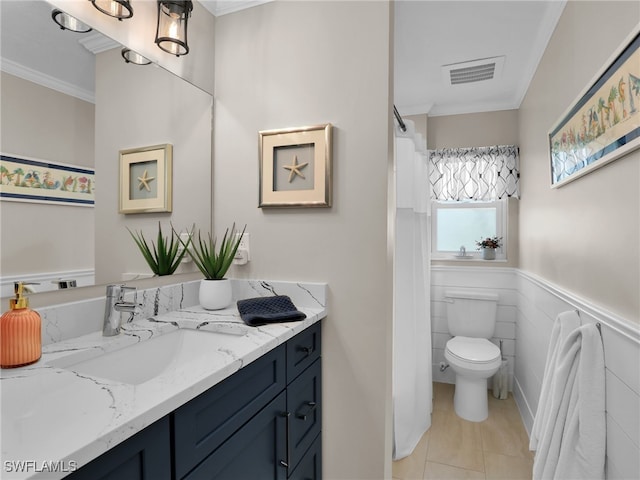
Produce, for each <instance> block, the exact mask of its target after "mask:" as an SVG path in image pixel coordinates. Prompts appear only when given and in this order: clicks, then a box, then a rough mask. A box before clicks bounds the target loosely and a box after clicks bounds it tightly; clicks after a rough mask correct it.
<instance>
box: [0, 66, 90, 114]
mask: <svg viewBox="0 0 640 480" xmlns="http://www.w3.org/2000/svg"><path fill="white" fill-rule="evenodd" d="M0 66H1V69H2V71H3V72H6V73H8V74H11V75H14V76H16V77H19V78H22V79H24V80H28V81H30V82H33V83H37V84H38V85H42V86H43V87H47V88H51V89H52V90H56V91H58V92H61V93H64V94H65V95H70V96H72V97H76V98H79V99H80V100H84V101H85V102H90V103H96V97H95V93H94V92H91V91H89V90H85V89H84V88H80V87H78V86H77V85H73V84H71V83H69V82H65V81H63V80H60V79H57V78H55V77H52V76H51V75H47V74H45V73H42V72H39V71H37V70H34V69H32V68H29V67H25V66H24V65H22V64H20V63H17V62H14V61H13V60H9V59H6V58H4V57H2V58H0Z"/></svg>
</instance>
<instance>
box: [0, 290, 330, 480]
mask: <svg viewBox="0 0 640 480" xmlns="http://www.w3.org/2000/svg"><path fill="white" fill-rule="evenodd" d="M244 297H245V298H246V296H244ZM241 298H242V297H241ZM314 300H315V299H314ZM294 302H295V299H294ZM303 303H305V302H296V306H297V307H298V309H299V310H301V311H302V312H304V313H305V314H306V315H307V318H306V319H305V320H302V321H299V322H291V323H279V324H271V325H265V326H261V327H248V326H247V325H245V324H244V322H243V321H242V320H241V318H240V316H239V314H238V311H237V309H236V307H235V303H234V305H233V307H230V308H227V309H224V310H216V311H206V310H204V309H202V308H201V307H200V306H196V307H191V308H183V309H180V310H177V311H173V312H169V313H165V314H162V315H156V316H152V317H148V318H145V319H140V320H134V321H133V322H132V323H129V324H126V325H125V326H124V327H123V331H122V332H121V334H120V335H118V336H116V337H103V336H102V332H94V333H90V334H88V335H84V336H81V337H78V338H74V339H69V340H65V341H61V342H58V343H53V344H50V345H46V346H45V347H43V355H42V358H41V359H40V360H39V361H38V362H36V363H34V364H32V365H29V366H26V367H22V368H17V369H6V370H2V371H1V373H0V375H1V377H0V380H1V382H0V398H1V400H2V402H1V405H0V408H1V412H2V416H1V418H2V427H1V428H2V435H1V437H0V438H1V442H2V445H1V448H2V467H1V468H2V470H1V471H2V474H1V475H0V476H1V477H2V478H3V479H4V478H62V477H64V476H66V475H68V474H69V473H70V472H71V471H73V470H75V469H76V468H79V467H81V466H83V465H85V464H86V463H88V462H89V461H91V460H92V459H94V458H96V457H98V456H99V455H101V454H103V453H104V452H106V451H107V450H109V449H110V448H112V447H113V446H115V445H116V444H118V443H120V442H122V441H123V440H125V439H127V438H129V437H131V436H132V435H134V434H135V433H136V432H138V431H140V430H142V429H143V428H145V427H146V426H148V425H150V424H151V423H153V422H155V421H156V420H158V419H160V418H162V417H164V416H165V415H167V414H168V413H170V412H172V411H173V410H175V409H176V408H178V407H179V406H181V405H183V404H184V403H186V402H188V401H189V400H191V399H192V398H194V397H196V396H197V395H199V394H200V393H202V392H204V391H206V390H207V389H209V388H211V387H212V386H213V385H216V384H217V383H219V382H220V381H222V380H224V379H225V378H227V377H228V376H230V375H231V374H233V373H234V372H236V371H238V370H239V369H240V368H242V367H243V366H244V365H247V364H248V363H250V362H252V361H253V360H256V359H257V358H259V357H260V356H262V355H264V354H265V353H267V352H268V351H270V350H272V349H273V348H275V347H277V346H278V345H280V344H282V343H284V342H286V341H287V340H288V339H290V338H291V337H293V336H294V335H296V334H297V333H299V332H301V331H302V330H304V329H306V328H307V327H309V326H311V325H312V324H314V323H316V322H318V321H319V320H320V319H322V318H324V317H325V316H326V308H325V306H324V305H323V303H324V299H322V302H314V301H312V302H308V303H306V304H304V305H303ZM314 303H315V305H314ZM321 303H322V304H321ZM177 329H194V330H200V331H203V333H202V335H210V334H207V333H204V332H206V331H212V332H216V335H214V336H211V337H212V338H215V339H216V342H215V345H214V346H213V348H212V349H211V350H210V351H208V352H206V353H203V354H202V357H199V358H198V361H197V362H195V361H192V362H190V363H189V364H188V365H182V364H179V363H178V364H177V365H173V366H171V368H168V369H166V371H164V372H163V373H162V374H161V375H159V376H157V377H155V378H153V379H152V380H149V381H147V382H144V383H141V384H138V385H131V384H127V383H119V382H115V381H110V380H105V379H103V378H98V377H92V376H89V375H81V374H78V373H75V372H73V371H71V370H67V369H62V368H57V367H55V366H52V365H50V363H51V362H53V363H56V362H58V363H59V362H60V359H64V357H65V356H70V355H76V356H77V355H78V352H82V351H87V352H92V351H95V350H96V349H98V350H100V351H104V352H108V351H112V350H118V349H120V348H123V347H125V346H128V345H131V344H134V343H138V342H144V341H147V340H149V339H151V338H154V337H158V336H159V335H162V334H164V333H168V332H171V331H175V330H177ZM63 361H64V360H63ZM131 368H136V366H135V365H132V366H131ZM52 470H55V471H52Z"/></svg>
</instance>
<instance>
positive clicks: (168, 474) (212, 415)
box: [70, 323, 322, 480]
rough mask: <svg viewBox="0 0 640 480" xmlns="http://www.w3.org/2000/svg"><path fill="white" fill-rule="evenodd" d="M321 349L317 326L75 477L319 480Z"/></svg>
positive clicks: (135, 437) (101, 457)
mask: <svg viewBox="0 0 640 480" xmlns="http://www.w3.org/2000/svg"><path fill="white" fill-rule="evenodd" d="M320 351H321V349H320V323H317V324H315V325H313V326H311V327H309V328H308V329H307V330H304V331H303V332H301V333H299V334H297V335H296V336H295V337H293V338H292V339H290V340H288V341H287V342H286V343H285V344H284V345H280V346H279V347H277V348H276V349H274V350H272V351H270V352H269V353H267V354H265V355H264V356H262V357H261V358H259V359H258V360H256V361H255V362H253V363H251V364H249V365H247V366H246V367H245V368H243V369H241V370H240V371H238V372H237V373H235V374H233V375H232V376H231V377H229V378H227V379H226V380H224V381H223V382H221V383H220V384H218V385H216V386H214V387H212V388H210V389H209V390H207V391H206V392H204V393H202V394H200V395H199V396H198V397H196V398H194V399H193V400H191V401H189V402H188V403H186V404H185V405H183V406H181V407H179V408H177V409H176V410H174V411H173V412H172V413H170V414H169V415H166V416H165V417H163V418H161V419H160V420H158V421H156V422H155V423H154V424H152V425H150V426H148V427H146V428H145V429H144V430H142V431H141V432H139V433H137V434H136V435H134V436H133V437H132V438H130V439H128V440H126V441H124V442H123V443H121V444H120V445H118V446H117V447H115V448H113V449H112V450H110V451H108V452H107V453H105V454H103V455H102V456H100V457H98V458H97V459H95V460H93V461H92V462H91V463H89V464H88V465H86V466H85V467H83V468H81V469H80V470H78V471H77V472H75V473H74V474H72V475H71V477H70V478H72V479H74V480H75V479H87V480H93V479H96V478H112V479H114V480H116V479H117V480H121V479H134V478H136V479H149V480H155V479H158V480H160V479H166V480H170V479H172V478H177V479H182V478H184V479H189V480H193V479H205V478H206V479H211V478H228V479H241V478H247V479H249V478H256V479H257V478H260V479H269V478H273V479H286V478H292V479H297V478H299V479H303V478H304V479H320V478H322V476H321V470H320V469H321V458H320V453H321V449H320V441H321V440H320V428H321V416H322V415H321V400H322V394H321V388H322V387H321V364H320ZM274 460H275V462H274Z"/></svg>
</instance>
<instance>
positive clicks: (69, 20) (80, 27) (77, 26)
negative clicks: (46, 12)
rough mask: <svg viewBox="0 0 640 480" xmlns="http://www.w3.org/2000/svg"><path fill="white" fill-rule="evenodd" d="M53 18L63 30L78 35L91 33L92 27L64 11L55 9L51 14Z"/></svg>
mask: <svg viewBox="0 0 640 480" xmlns="http://www.w3.org/2000/svg"><path fill="white" fill-rule="evenodd" d="M51 18H52V19H53V21H54V22H56V23H57V24H58V25H59V26H60V28H61V29H62V30H69V31H70V32H77V33H87V32H90V31H91V27H90V26H89V25H86V24H84V23H82V22H81V21H80V20H78V19H77V18H76V17H72V16H71V15H69V14H68V13H65V12H63V11H62V10H58V9H54V10H53V11H52V12H51Z"/></svg>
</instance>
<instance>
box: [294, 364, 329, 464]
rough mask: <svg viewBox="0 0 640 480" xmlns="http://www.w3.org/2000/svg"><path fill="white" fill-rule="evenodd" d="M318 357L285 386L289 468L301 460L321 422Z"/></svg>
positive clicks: (316, 433) (319, 365)
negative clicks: (287, 414)
mask: <svg viewBox="0 0 640 480" xmlns="http://www.w3.org/2000/svg"><path fill="white" fill-rule="evenodd" d="M320 361H321V359H318V360H316V361H315V362H314V363H313V365H311V366H310V367H309V368H307V369H306V370H305V371H304V372H303V373H302V374H301V375H300V376H299V377H298V378H296V379H295V380H294V381H293V382H291V383H290V384H289V386H288V387H287V411H288V412H289V413H290V416H289V437H288V440H289V460H290V462H289V463H290V464H291V468H292V469H295V468H296V465H297V464H298V462H300V460H301V459H302V457H303V455H304V454H305V452H306V451H307V450H308V449H309V447H310V446H311V444H312V443H313V441H314V440H315V439H316V437H317V436H318V434H319V433H320V429H321V425H322V385H321V383H322V370H321V363H320Z"/></svg>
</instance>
